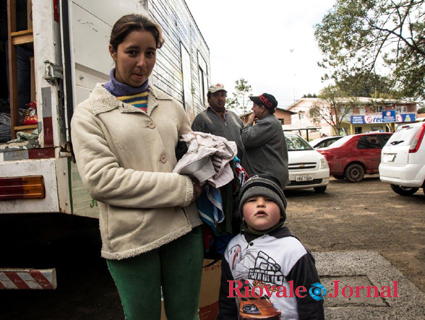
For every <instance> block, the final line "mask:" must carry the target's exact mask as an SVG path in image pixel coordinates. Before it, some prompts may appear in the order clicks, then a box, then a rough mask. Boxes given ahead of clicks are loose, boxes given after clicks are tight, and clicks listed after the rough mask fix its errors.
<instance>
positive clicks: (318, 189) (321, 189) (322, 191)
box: [314, 186, 326, 193]
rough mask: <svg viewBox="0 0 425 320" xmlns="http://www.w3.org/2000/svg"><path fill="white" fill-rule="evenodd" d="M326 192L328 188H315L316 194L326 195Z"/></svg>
mask: <svg viewBox="0 0 425 320" xmlns="http://www.w3.org/2000/svg"><path fill="white" fill-rule="evenodd" d="M325 191H326V186H324V187H315V188H314V192H316V193H324V192H325Z"/></svg>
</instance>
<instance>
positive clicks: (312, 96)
mask: <svg viewBox="0 0 425 320" xmlns="http://www.w3.org/2000/svg"><path fill="white" fill-rule="evenodd" d="M302 97H303V98H317V95H316V94H315V93H313V94H310V93H307V94H305V95H303V96H302Z"/></svg>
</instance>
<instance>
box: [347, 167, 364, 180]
mask: <svg viewBox="0 0 425 320" xmlns="http://www.w3.org/2000/svg"><path fill="white" fill-rule="evenodd" d="M363 177H364V169H363V167H362V166H361V165H360V164H358V163H353V164H350V165H349V166H348V167H347V169H345V178H347V180H348V181H350V182H359V181H362V180H363Z"/></svg>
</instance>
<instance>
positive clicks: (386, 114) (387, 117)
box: [382, 110, 395, 123]
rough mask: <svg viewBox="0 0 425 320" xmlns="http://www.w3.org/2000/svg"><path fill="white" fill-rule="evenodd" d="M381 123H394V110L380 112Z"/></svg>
mask: <svg viewBox="0 0 425 320" xmlns="http://www.w3.org/2000/svg"><path fill="white" fill-rule="evenodd" d="M382 121H383V122H386V123H387V122H395V110H386V111H382Z"/></svg>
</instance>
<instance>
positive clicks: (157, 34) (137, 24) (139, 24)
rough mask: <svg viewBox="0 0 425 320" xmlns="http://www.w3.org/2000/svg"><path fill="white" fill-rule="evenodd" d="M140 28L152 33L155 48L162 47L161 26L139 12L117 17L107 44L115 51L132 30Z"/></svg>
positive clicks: (139, 29)
mask: <svg viewBox="0 0 425 320" xmlns="http://www.w3.org/2000/svg"><path fill="white" fill-rule="evenodd" d="M142 30H143V31H148V32H150V33H152V35H153V37H154V38H155V42H156V48H157V49H159V48H161V47H162V45H163V43H164V38H163V37H162V30H161V27H160V26H159V25H158V24H156V23H155V22H153V21H152V20H150V19H149V18H147V17H145V16H142V15H141V14H128V15H125V16H122V17H121V18H119V19H118V21H117V22H115V24H114V26H113V28H112V31H111V39H110V40H109V44H110V45H111V46H112V48H113V49H114V51H117V50H118V46H119V45H120V44H121V43H122V42H123V41H124V39H125V37H127V36H128V35H129V34H130V33H131V32H132V31H142Z"/></svg>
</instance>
